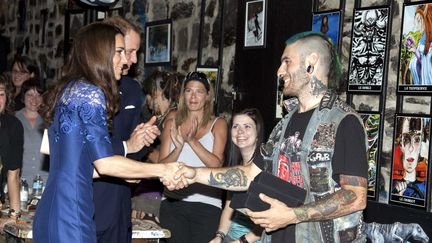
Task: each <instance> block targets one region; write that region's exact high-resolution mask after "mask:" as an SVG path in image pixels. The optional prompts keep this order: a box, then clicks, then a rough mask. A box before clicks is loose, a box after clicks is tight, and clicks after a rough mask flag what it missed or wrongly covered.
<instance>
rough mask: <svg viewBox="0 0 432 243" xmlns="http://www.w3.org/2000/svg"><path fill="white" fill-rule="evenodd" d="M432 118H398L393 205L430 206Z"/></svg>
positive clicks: (391, 200)
mask: <svg viewBox="0 0 432 243" xmlns="http://www.w3.org/2000/svg"><path fill="white" fill-rule="evenodd" d="M430 122H431V118H430V117H419V116H407V115H397V116H396V122H395V136H394V147H393V163H392V173H391V188H390V202H391V203H396V204H405V205H411V206H416V207H422V208H425V207H426V205H427V190H428V189H427V188H428V185H427V182H428V164H429V162H428V160H429V140H430Z"/></svg>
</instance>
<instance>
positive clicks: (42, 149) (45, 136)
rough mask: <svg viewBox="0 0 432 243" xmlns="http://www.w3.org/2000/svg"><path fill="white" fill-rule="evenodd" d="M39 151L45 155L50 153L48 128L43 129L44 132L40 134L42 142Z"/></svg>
mask: <svg viewBox="0 0 432 243" xmlns="http://www.w3.org/2000/svg"><path fill="white" fill-rule="evenodd" d="M40 152H41V153H42V154H46V155H49V154H50V150H49V140H48V129H44V133H43V136H42V143H41V147H40Z"/></svg>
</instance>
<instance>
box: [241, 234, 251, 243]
mask: <svg viewBox="0 0 432 243" xmlns="http://www.w3.org/2000/svg"><path fill="white" fill-rule="evenodd" d="M239 241H240V243H249V241H248V240H247V239H246V235H242V236H240V238H239Z"/></svg>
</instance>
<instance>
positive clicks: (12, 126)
mask: <svg viewBox="0 0 432 243" xmlns="http://www.w3.org/2000/svg"><path fill="white" fill-rule="evenodd" d="M23 150H24V129H23V126H22V124H21V122H20V121H19V120H18V118H16V117H15V116H13V115H10V114H0V162H1V163H2V164H3V167H2V169H1V174H0V188H3V187H4V184H5V183H6V181H7V172H8V170H16V169H18V168H21V167H22V158H23ZM0 200H1V201H2V202H3V203H4V201H5V194H4V191H3V190H0Z"/></svg>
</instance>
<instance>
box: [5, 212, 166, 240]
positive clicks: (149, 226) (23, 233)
mask: <svg viewBox="0 0 432 243" xmlns="http://www.w3.org/2000/svg"><path fill="white" fill-rule="evenodd" d="M24 218H25V217H24ZM4 231H5V232H6V233H7V236H6V242H32V238H33V232H32V224H31V221H27V222H24V221H20V222H19V223H10V224H6V225H5V227H4ZM170 237H171V232H170V231H169V230H167V229H163V228H161V227H160V226H159V225H158V224H156V223H155V222H153V221H150V220H138V219H132V242H133V243H150V242H151V243H153V242H159V239H161V238H170ZM10 238H15V240H11V239H10ZM8 239H9V240H8Z"/></svg>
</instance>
